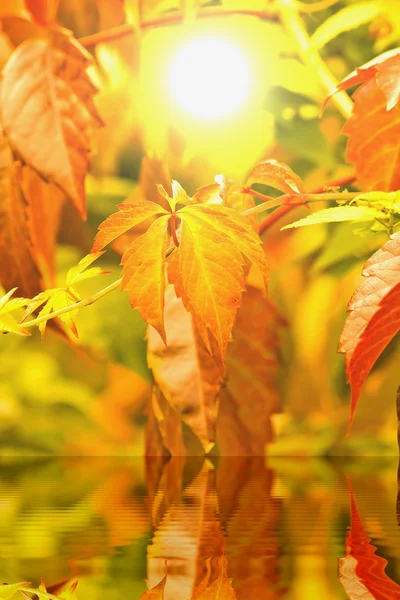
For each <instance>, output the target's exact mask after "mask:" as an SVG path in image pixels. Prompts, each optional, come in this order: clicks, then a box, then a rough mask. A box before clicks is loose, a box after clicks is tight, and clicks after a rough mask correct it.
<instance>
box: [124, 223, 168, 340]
mask: <svg viewBox="0 0 400 600" xmlns="http://www.w3.org/2000/svg"><path fill="white" fill-rule="evenodd" d="M169 218H170V217H169V215H165V216H163V217H160V218H159V219H157V221H155V222H154V223H153V224H152V225H151V226H150V227H149V229H148V230H147V231H146V233H144V234H143V235H141V236H140V237H138V238H137V239H136V240H134V241H133V242H132V243H131V244H130V246H128V248H127V250H126V251H125V253H124V255H123V257H122V261H121V264H122V265H123V267H124V268H123V270H122V285H121V289H122V290H126V291H127V292H128V295H129V300H130V303H131V306H132V308H133V309H135V308H137V309H138V311H139V313H140V315H141V316H142V318H143V319H144V321H146V323H149V324H150V325H153V327H154V328H155V329H156V330H157V331H158V333H159V334H160V336H161V337H162V339H163V341H164V343H165V344H166V343H167V340H166V335H165V329H164V292H165V272H164V270H165V253H166V250H167V243H168V221H169Z"/></svg>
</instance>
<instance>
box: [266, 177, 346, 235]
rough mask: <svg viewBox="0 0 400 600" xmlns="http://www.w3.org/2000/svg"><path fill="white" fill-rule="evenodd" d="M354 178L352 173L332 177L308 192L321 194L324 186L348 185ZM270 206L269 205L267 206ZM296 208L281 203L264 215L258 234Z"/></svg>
mask: <svg viewBox="0 0 400 600" xmlns="http://www.w3.org/2000/svg"><path fill="white" fill-rule="evenodd" d="M355 179H356V176H355V174H354V173H352V174H351V175H347V177H341V178H339V179H334V180H333V181H329V182H328V183H327V184H326V185H323V186H320V187H318V188H315V189H314V190H311V192H310V194H322V193H323V192H324V191H325V189H326V188H329V187H342V186H344V185H348V184H349V183H353V182H354V181H355ZM269 208H271V205H270V206H269ZM294 208H296V205H292V204H283V205H282V206H279V208H277V209H276V210H274V211H273V212H272V213H271V214H270V215H268V216H267V217H265V219H264V220H263V221H261V223H260V225H259V229H258V232H259V234H260V235H262V234H263V233H265V232H266V231H267V230H268V229H269V228H270V227H272V225H274V224H275V223H276V222H277V221H279V220H280V219H281V218H282V217H284V216H285V215H286V214H287V213H289V212H290V211H292V210H293V209H294Z"/></svg>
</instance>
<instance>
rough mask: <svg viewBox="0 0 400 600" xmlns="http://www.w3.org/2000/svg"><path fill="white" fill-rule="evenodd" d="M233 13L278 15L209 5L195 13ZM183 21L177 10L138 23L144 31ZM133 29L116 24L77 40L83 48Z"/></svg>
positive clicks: (272, 18)
mask: <svg viewBox="0 0 400 600" xmlns="http://www.w3.org/2000/svg"><path fill="white" fill-rule="evenodd" d="M235 15H242V16H247V17H258V18H259V19H265V20H268V21H276V20H277V19H278V17H279V11H278V10H277V9H271V10H250V9H237V10H223V9H221V8H218V7H215V8H214V7H209V8H204V9H202V10H199V11H198V13H197V18H198V19H207V18H211V19H212V18H215V17H231V16H235ZM183 22H184V16H183V14H181V13H180V12H178V11H175V12H173V13H167V14H165V15H162V16H161V17H158V18H157V19H152V20H150V21H142V22H141V24H140V29H141V31H145V30H146V29H154V28H156V27H164V26H168V25H180V24H182V23H183ZM134 32H135V29H134V28H133V27H132V26H131V25H128V23H124V24H123V25H118V26H117V27H112V28H111V29H106V30H105V31H99V32H97V33H93V34H92V35H87V36H85V37H83V38H80V40H79V42H80V43H81V45H82V46H84V47H85V48H88V47H90V46H95V45H96V44H102V43H104V42H112V41H114V40H118V39H121V38H123V37H126V36H128V35H133V34H134Z"/></svg>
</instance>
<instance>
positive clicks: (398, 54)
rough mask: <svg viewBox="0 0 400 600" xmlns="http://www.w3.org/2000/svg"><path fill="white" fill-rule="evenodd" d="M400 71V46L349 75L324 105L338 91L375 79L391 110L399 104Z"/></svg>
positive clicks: (388, 108) (387, 106) (387, 107)
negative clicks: (399, 81) (399, 80)
mask: <svg viewBox="0 0 400 600" xmlns="http://www.w3.org/2000/svg"><path fill="white" fill-rule="evenodd" d="M399 72H400V48H395V49H394V50H388V51H387V52H384V53H383V54H380V55H379V56H377V57H376V58H373V59H372V60H370V61H369V62H367V63H365V65H362V66H361V67H358V68H357V69H356V70H355V71H353V72H352V73H350V74H349V75H347V77H345V78H344V79H343V81H341V82H340V83H339V85H338V86H337V87H336V88H335V89H334V90H332V92H331V93H330V94H329V96H328V97H327V99H326V100H325V103H324V105H326V104H327V102H328V101H329V99H330V98H331V97H332V96H333V95H334V94H336V93H337V92H339V91H341V90H347V89H348V88H349V87H352V86H354V85H358V84H360V83H368V82H369V81H371V80H372V81H373V80H374V81H375V83H376V84H377V87H378V88H379V89H380V90H381V91H382V92H383V93H384V95H385V98H386V109H387V110H388V111H389V110H391V109H392V108H393V107H394V106H395V105H396V104H397V102H398V100H399V97H400V86H399V83H398V79H399Z"/></svg>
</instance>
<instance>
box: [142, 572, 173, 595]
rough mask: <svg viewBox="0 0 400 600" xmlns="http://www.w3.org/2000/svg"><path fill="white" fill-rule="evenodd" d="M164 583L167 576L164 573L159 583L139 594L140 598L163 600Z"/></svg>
mask: <svg viewBox="0 0 400 600" xmlns="http://www.w3.org/2000/svg"><path fill="white" fill-rule="evenodd" d="M166 583H167V576H166V575H165V577H164V578H163V579H161V581H160V583H159V584H157V585H156V586H155V587H153V588H151V590H148V591H147V592H144V594H142V595H141V596H140V600H164V588H165V584H166Z"/></svg>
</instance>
